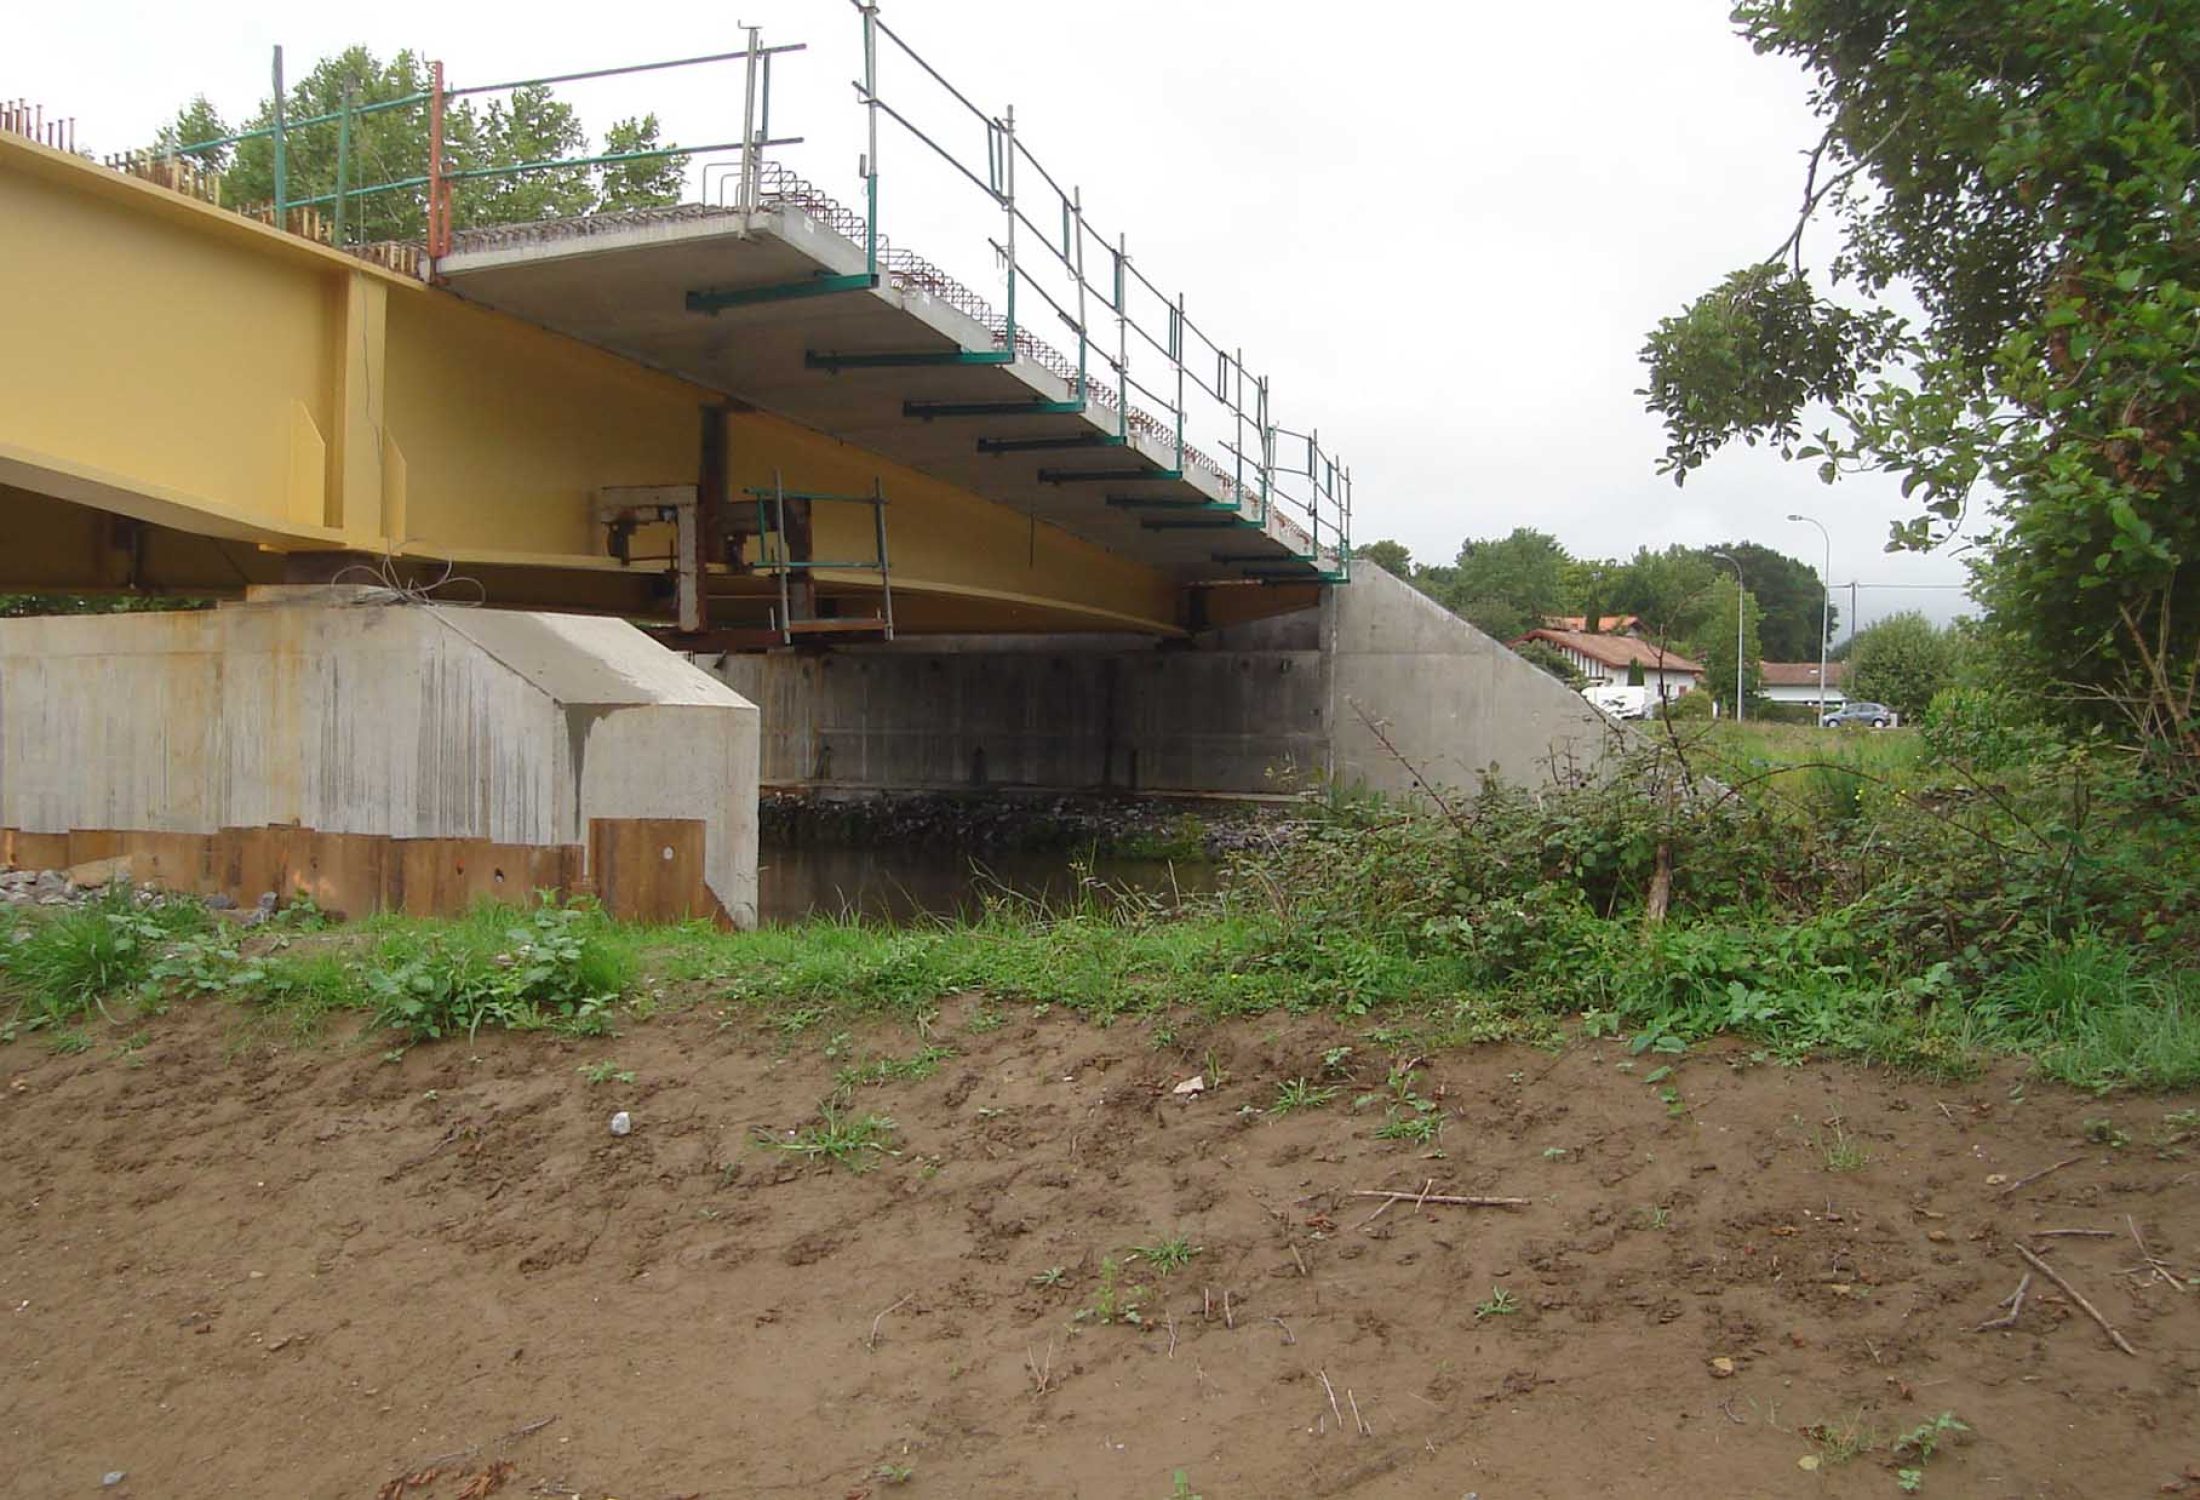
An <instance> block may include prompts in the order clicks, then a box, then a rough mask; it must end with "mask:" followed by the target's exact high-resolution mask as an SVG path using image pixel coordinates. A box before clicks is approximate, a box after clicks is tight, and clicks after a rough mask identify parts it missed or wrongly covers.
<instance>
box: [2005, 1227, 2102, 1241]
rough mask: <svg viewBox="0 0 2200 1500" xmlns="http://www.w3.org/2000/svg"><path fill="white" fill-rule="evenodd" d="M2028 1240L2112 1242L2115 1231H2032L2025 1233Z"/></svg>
mask: <svg viewBox="0 0 2200 1500" xmlns="http://www.w3.org/2000/svg"><path fill="white" fill-rule="evenodd" d="M2025 1237H2026V1238H2027V1239H2035V1240H2112V1239H2114V1238H2116V1231H2115V1230H2113V1229H2032V1230H2027V1231H2026V1232H2025Z"/></svg>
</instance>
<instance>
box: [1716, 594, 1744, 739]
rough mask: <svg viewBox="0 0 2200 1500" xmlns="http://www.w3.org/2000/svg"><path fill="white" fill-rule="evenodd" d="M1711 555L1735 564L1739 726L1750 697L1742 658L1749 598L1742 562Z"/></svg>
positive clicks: (1735, 641) (1735, 681)
mask: <svg viewBox="0 0 2200 1500" xmlns="http://www.w3.org/2000/svg"><path fill="white" fill-rule="evenodd" d="M1711 555H1712V556H1713V557H1722V558H1725V559H1726V560H1727V561H1728V562H1730V563H1732V564H1734V722H1735V723H1737V724H1739V723H1741V722H1742V700H1743V699H1744V698H1747V697H1748V696H1749V692H1748V689H1747V687H1746V679H1747V678H1748V676H1749V673H1748V670H1747V668H1746V666H1745V665H1744V661H1743V657H1742V622H1743V621H1744V619H1745V618H1747V615H1748V605H1749V596H1748V595H1747V594H1745V593H1744V592H1743V586H1742V560H1741V559H1740V558H1738V557H1736V556H1734V555H1733V554H1732V553H1730V552H1714V553H1712V554H1711Z"/></svg>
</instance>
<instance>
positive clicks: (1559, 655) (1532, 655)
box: [1513, 641, 1588, 692]
mask: <svg viewBox="0 0 2200 1500" xmlns="http://www.w3.org/2000/svg"><path fill="white" fill-rule="evenodd" d="M1513 650H1514V651H1515V652H1517V653H1519V656H1520V659H1521V660H1522V661H1524V662H1526V663H1528V664H1529V665H1530V666H1533V667H1540V668H1542V669H1543V670H1544V671H1546V672H1548V673H1550V674H1551V675H1552V676H1553V677H1556V678H1557V679H1558V680H1559V681H1560V682H1563V683H1565V684H1566V686H1568V687H1570V688H1573V689H1574V690H1576V691H1577V692H1578V691H1579V690H1580V689H1581V687H1582V686H1583V685H1584V684H1585V683H1586V682H1587V681H1588V679H1587V678H1585V677H1583V676H1582V675H1581V669H1580V668H1579V667H1577V666H1575V665H1574V663H1573V660H1572V658H1570V657H1569V656H1567V655H1566V653H1565V652H1563V651H1561V650H1559V649H1558V648H1557V647H1556V646H1554V645H1552V644H1551V643H1550V642H1549V641H1522V642H1521V643H1520V644H1519V645H1517V646H1515V647H1513Z"/></svg>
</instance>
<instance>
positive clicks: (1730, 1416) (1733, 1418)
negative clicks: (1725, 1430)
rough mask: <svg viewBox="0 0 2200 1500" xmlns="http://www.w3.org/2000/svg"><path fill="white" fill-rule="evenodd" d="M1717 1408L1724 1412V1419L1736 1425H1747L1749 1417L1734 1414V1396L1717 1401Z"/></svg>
mask: <svg viewBox="0 0 2200 1500" xmlns="http://www.w3.org/2000/svg"><path fill="white" fill-rule="evenodd" d="M1719 1410H1720V1411H1723V1412H1725V1413H1726V1419H1727V1420H1728V1421H1729V1422H1732V1423H1733V1424H1734V1425H1735V1426H1736V1427H1747V1426H1748V1425H1749V1418H1747V1417H1743V1416H1737V1415H1735V1412H1734V1398H1733V1397H1732V1396H1729V1397H1727V1398H1726V1400H1724V1401H1721V1402H1720V1403H1719Z"/></svg>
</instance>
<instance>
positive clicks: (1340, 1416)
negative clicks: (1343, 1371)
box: [1314, 1370, 1344, 1432]
mask: <svg viewBox="0 0 2200 1500" xmlns="http://www.w3.org/2000/svg"><path fill="white" fill-rule="evenodd" d="M1314 1373H1316V1374H1317V1375H1319V1376H1321V1378H1322V1389H1323V1390H1325V1391H1327V1392H1329V1409H1330V1410H1331V1411H1332V1412H1335V1413H1336V1416H1337V1430H1338V1431H1339V1432H1342V1431H1344V1409H1343V1408H1342V1407H1340V1406H1338V1405H1337V1388H1336V1387H1335V1386H1333V1385H1331V1384H1330V1383H1329V1372H1328V1371H1327V1370H1317V1371H1315V1372H1314Z"/></svg>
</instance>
